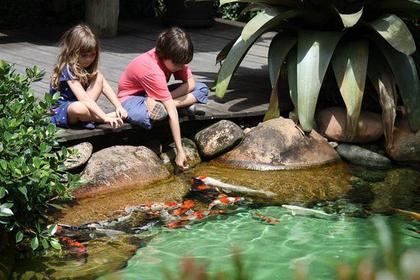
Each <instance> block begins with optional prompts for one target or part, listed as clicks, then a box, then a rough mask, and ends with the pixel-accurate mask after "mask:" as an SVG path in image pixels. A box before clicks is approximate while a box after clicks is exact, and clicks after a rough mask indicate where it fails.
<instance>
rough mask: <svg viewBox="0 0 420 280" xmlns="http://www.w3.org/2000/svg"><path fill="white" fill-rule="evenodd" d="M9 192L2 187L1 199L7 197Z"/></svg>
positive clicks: (0, 191)
mask: <svg viewBox="0 0 420 280" xmlns="http://www.w3.org/2000/svg"><path fill="white" fill-rule="evenodd" d="M6 193H7V190H6V188H4V187H0V199H2V198H3V197H5V196H6Z"/></svg>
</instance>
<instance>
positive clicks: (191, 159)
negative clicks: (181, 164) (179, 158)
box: [166, 138, 201, 168]
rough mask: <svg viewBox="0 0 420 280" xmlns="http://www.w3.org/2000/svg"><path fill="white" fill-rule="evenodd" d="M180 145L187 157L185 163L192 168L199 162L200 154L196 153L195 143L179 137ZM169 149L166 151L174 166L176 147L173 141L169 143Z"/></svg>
mask: <svg viewBox="0 0 420 280" xmlns="http://www.w3.org/2000/svg"><path fill="white" fill-rule="evenodd" d="M181 143H182V147H183V148H184V152H185V156H186V157H187V164H188V166H189V168H192V167H194V166H196V165H197V164H199V163H200V162H201V158H200V154H199V153H198V149H197V145H195V143H194V141H192V140H191V139H188V138H182V139H181ZM169 147H170V150H169V151H168V152H167V153H166V154H167V156H168V158H169V160H170V162H171V163H172V165H173V166H175V157H176V149H175V143H171V144H170V145H169Z"/></svg>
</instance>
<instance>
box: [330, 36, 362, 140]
mask: <svg viewBox="0 0 420 280" xmlns="http://www.w3.org/2000/svg"><path fill="white" fill-rule="evenodd" d="M368 54H369V44H368V42H367V41H366V40H359V41H351V42H342V43H341V44H340V45H339V46H338V47H337V50H336V52H335V54H334V57H333V60H332V66H333V70H334V74H335V77H336V80H337V83H338V87H339V89H340V93H341V96H342V97H343V100H344V104H345V105H346V109H347V122H346V140H348V141H351V140H353V138H354V137H355V136H356V133H357V123H358V122H359V116H360V110H361V107H362V100H363V93H364V92H365V82H366V70H367V62H368Z"/></svg>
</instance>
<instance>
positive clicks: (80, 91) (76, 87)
mask: <svg viewBox="0 0 420 280" xmlns="http://www.w3.org/2000/svg"><path fill="white" fill-rule="evenodd" d="M67 84H68V85H69V87H70V89H71V90H72V91H73V93H74V95H75V96H76V98H77V100H79V101H80V102H82V103H83V104H84V105H86V107H87V108H88V110H89V111H90V112H91V113H92V114H93V115H94V117H95V119H96V120H97V121H100V122H104V123H110V124H111V125H112V126H113V127H114V126H120V125H121V124H122V123H121V124H119V122H118V124H115V120H113V118H110V117H108V116H107V115H106V114H105V112H104V111H103V110H102V109H101V107H99V106H98V104H96V101H95V100H92V98H91V97H90V96H89V95H88V94H87V93H86V91H85V89H84V88H83V87H82V85H81V84H80V82H79V81H78V80H69V81H67Z"/></svg>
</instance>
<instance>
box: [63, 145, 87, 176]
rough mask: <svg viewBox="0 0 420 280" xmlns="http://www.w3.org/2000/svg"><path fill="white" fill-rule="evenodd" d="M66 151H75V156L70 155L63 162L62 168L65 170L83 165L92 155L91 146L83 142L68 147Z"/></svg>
mask: <svg viewBox="0 0 420 280" xmlns="http://www.w3.org/2000/svg"><path fill="white" fill-rule="evenodd" d="M68 149H70V150H73V151H75V154H72V155H70V156H69V157H67V159H66V160H65V161H64V166H65V167H66V168H67V170H72V169H75V168H77V167H79V166H82V165H83V164H85V163H86V162H87V161H88V160H89V158H90V156H91V155H92V151H93V146H92V144H91V143H89V142H83V143H80V144H77V145H75V146H71V147H68Z"/></svg>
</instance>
